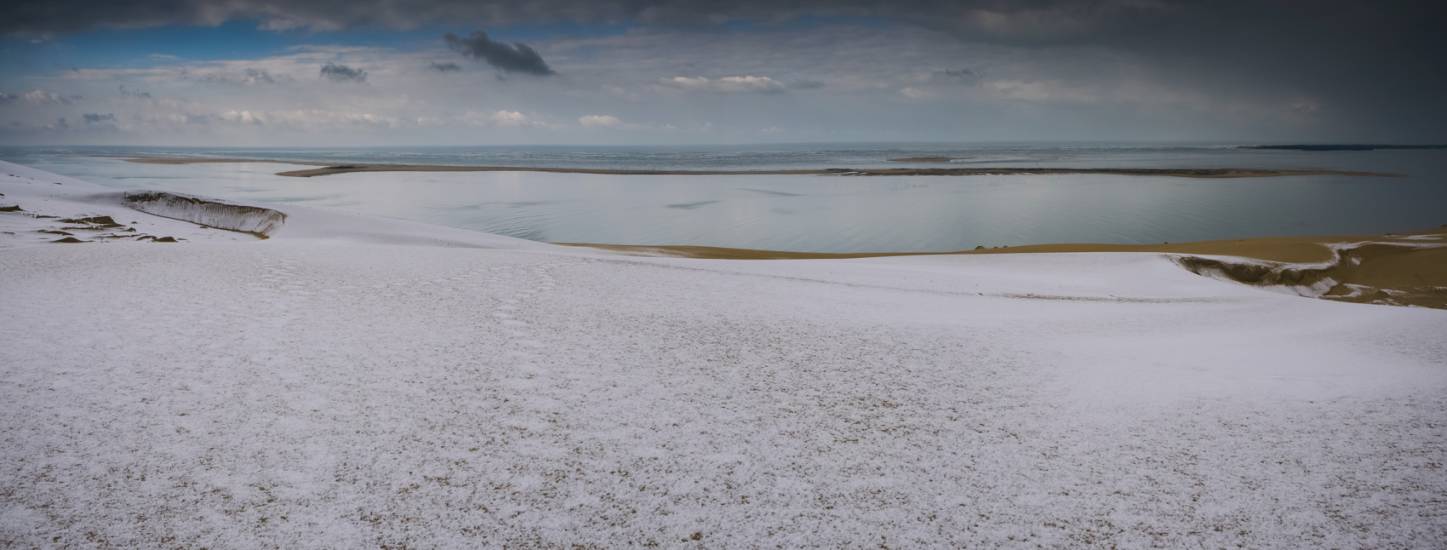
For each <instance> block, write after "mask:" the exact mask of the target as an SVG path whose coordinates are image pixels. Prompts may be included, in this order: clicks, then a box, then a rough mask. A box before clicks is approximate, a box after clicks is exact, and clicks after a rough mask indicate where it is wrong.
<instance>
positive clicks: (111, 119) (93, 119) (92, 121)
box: [80, 113, 116, 125]
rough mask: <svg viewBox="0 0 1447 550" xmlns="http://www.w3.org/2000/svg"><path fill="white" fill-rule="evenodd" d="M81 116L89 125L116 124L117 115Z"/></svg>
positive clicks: (88, 114) (97, 114) (86, 114)
mask: <svg viewBox="0 0 1447 550" xmlns="http://www.w3.org/2000/svg"><path fill="white" fill-rule="evenodd" d="M80 116H81V119H83V120H85V123H86V124H89V125H98V124H107V123H109V124H114V123H115V121H116V115H115V114H113V113H85V114H83V115H80Z"/></svg>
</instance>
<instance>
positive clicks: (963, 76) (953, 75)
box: [930, 69, 980, 84]
mask: <svg viewBox="0 0 1447 550" xmlns="http://www.w3.org/2000/svg"><path fill="white" fill-rule="evenodd" d="M979 79H980V73H977V72H975V71H973V70H970V69H945V70H942V71H934V72H931V73H930V80H932V81H935V82H963V83H967V84H968V83H974V82H976V81H978V80H979Z"/></svg>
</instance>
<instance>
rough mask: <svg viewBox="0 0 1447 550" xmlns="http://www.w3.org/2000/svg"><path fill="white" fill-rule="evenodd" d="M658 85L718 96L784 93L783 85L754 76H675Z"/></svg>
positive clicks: (767, 78)
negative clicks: (711, 93) (716, 94)
mask: <svg viewBox="0 0 1447 550" xmlns="http://www.w3.org/2000/svg"><path fill="white" fill-rule="evenodd" d="M658 83H659V84H662V85H663V86H666V87H669V88H675V89H679V90H686V91H691V92H713V93H720V94H736V93H757V94H777V93H781V92H783V91H784V85H783V83H780V82H779V81H777V80H774V79H772V78H769V77H767V76H754V75H742V76H724V77H719V78H707V77H702V76H675V77H672V78H664V79H661V80H659V82H658Z"/></svg>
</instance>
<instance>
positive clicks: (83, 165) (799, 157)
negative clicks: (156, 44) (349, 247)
mask: <svg viewBox="0 0 1447 550" xmlns="http://www.w3.org/2000/svg"><path fill="white" fill-rule="evenodd" d="M102 154H182V155H196V156H230V157H236V156H242V157H251V158H278V159H283V158H284V159H298V160H320V161H325V162H414V163H438V164H506V165H522V166H579V167H608V168H740V169H743V168H763V167H849V166H886V165H888V166H901V164H899V163H890V162H888V159H889V158H894V157H901V156H919V155H945V156H951V157H956V158H957V160H956V161H954V162H955V163H956V164H965V165H977V166H1076V167H1164V168H1200V167H1248V168H1335V169H1352V170H1369V171H1385V172H1395V173H1401V174H1405V176H1404V177H1398V178H1361V177H1342V176H1303V177H1281V178H1259V179H1258V178H1252V179H1229V180H1208V179H1186V178H1155V177H1124V176H1094V175H1091V176H1085V175H1081V176H993V177H990V176H987V177H848V176H607V175H584V174H544V173H527V172H494V173H370V174H365V173H359V174H345V175H337V176H328V177H319V178H307V179H304V178H285V177H280V176H276V175H274V172H277V171H279V170H284V169H290V168H294V167H292V166H287V165H279V164H261V163H257V164H195V165H146V164H135V163H128V162H124V161H121V160H117V159H113V158H103V157H98V156H96V155H102ZM0 159H5V160H10V161H13V162H19V163H22V164H28V165H31V166H35V167H37V168H40V169H44V170H49V171H52V172H57V173H60V174H65V175H68V176H73V177H77V178H81V179H85V180H88V181H93V182H95V183H98V184H102V185H107V186H112V187H116V188H124V189H139V188H146V189H161V190H170V191H178V192H184V193H192V194H198V195H207V196H215V197H221V198H229V199H234V200H238V201H248V202H256V203H268V204H271V205H274V206H276V207H277V208H280V209H282V210H285V208H286V205H288V204H305V205H308V206H318V207H328V208H336V209H341V210H348V211H354V212H359V213H365V214H370V215H380V216H387V217H396V218H404V219H412V220H421V221H427V222H432V223H439V224H444V225H451V226H456V227H463V228H469V229H476V230H480V231H487V232H492V233H499V234H503V235H511V236H516V237H522V238H527V239H534V240H543V241H561V242H603V243H632V244H696V245H712V246H732V247H747V248H768V249H781V250H808V251H832V252H846V251H886V250H888V251H905V250H912V251H913V250H958V249H965V248H973V247H974V246H976V245H986V246H998V245H1020V244H1030V243H1047V242H1114V243H1151V242H1162V241H1172V242H1178V241H1187V240H1204V239H1222V238H1238V237H1251V236H1263V235H1294V234H1320V233H1365V232H1382V231H1400V230H1411V229H1420V228H1426V227H1437V226H1439V225H1442V224H1447V151H1431V150H1429V151H1349V152H1294V151H1259V150H1241V149H1235V148H1231V147H1223V146H1181V147H1146V146H1120V145H1088V146H1086V145H1010V144H1002V145H939V144H923V145H911V144H876V145H860V146H844V145H837V144H835V145H812V146H810V145H784V146H753V147H718V148H664V147H655V148H642V147H616V148H597V147H595V148H565V147H515V148H501V147H492V148H418V149H401V150H377V149H337V150H326V149H287V150H260V149H154V148H151V149H139V148H137V149H116V148H104V149H103V148H25V149H0ZM905 165H908V164H905ZM933 166H939V165H933Z"/></svg>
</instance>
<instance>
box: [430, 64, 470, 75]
mask: <svg viewBox="0 0 1447 550" xmlns="http://www.w3.org/2000/svg"><path fill="white" fill-rule="evenodd" d="M427 68H429V69H432V70H434V71H437V72H439V73H455V72H457V71H461V70H462V66H461V65H458V64H456V63H453V62H450V61H449V62H447V63H438V62H436V61H433V62H432V63H431V64H429V65H427Z"/></svg>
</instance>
